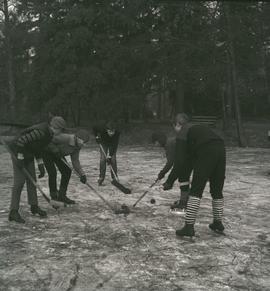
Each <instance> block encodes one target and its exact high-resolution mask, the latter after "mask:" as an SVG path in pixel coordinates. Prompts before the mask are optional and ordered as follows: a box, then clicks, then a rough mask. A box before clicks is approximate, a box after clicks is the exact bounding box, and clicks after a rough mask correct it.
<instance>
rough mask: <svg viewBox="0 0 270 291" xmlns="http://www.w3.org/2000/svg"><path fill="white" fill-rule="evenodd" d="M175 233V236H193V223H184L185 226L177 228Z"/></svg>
mask: <svg viewBox="0 0 270 291" xmlns="http://www.w3.org/2000/svg"><path fill="white" fill-rule="evenodd" d="M175 234H176V235H177V236H190V237H192V236H194V235H195V231H194V224H185V226H184V227H183V228H182V229H177V230H176V232H175Z"/></svg>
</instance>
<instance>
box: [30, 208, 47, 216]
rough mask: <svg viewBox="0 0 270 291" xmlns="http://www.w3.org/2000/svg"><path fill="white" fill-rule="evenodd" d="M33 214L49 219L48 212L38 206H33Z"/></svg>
mask: <svg viewBox="0 0 270 291" xmlns="http://www.w3.org/2000/svg"><path fill="white" fill-rule="evenodd" d="M31 213H32V214H33V215H35V214H38V215H39V216H40V217H47V212H46V211H44V210H42V209H41V208H40V207H39V206H38V205H31Z"/></svg>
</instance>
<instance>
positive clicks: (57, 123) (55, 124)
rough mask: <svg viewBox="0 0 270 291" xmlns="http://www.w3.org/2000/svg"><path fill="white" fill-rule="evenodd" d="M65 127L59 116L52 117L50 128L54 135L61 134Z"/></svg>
mask: <svg viewBox="0 0 270 291" xmlns="http://www.w3.org/2000/svg"><path fill="white" fill-rule="evenodd" d="M66 126H67V125H66V122H65V120H64V118H63V117H61V116H54V117H52V119H51V121H50V128H51V130H52V131H53V133H54V134H55V135H56V134H59V133H61V132H62V131H63V130H64V129H65V128H66Z"/></svg>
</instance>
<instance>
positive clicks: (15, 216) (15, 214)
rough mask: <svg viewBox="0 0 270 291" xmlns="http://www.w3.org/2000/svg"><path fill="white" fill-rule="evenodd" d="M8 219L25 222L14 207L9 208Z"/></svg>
mask: <svg viewBox="0 0 270 291" xmlns="http://www.w3.org/2000/svg"><path fill="white" fill-rule="evenodd" d="M8 220H9V221H15V222H18V223H25V220H24V219H23V218H22V217H21V216H20V214H19V212H18V210H16V209H12V210H10V212H9V216H8Z"/></svg>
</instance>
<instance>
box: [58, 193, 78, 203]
mask: <svg viewBox="0 0 270 291" xmlns="http://www.w3.org/2000/svg"><path fill="white" fill-rule="evenodd" d="M58 201H61V202H64V203H65V204H75V201H74V200H71V199H69V198H68V197H67V195H66V193H62V192H59V195H58Z"/></svg>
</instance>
